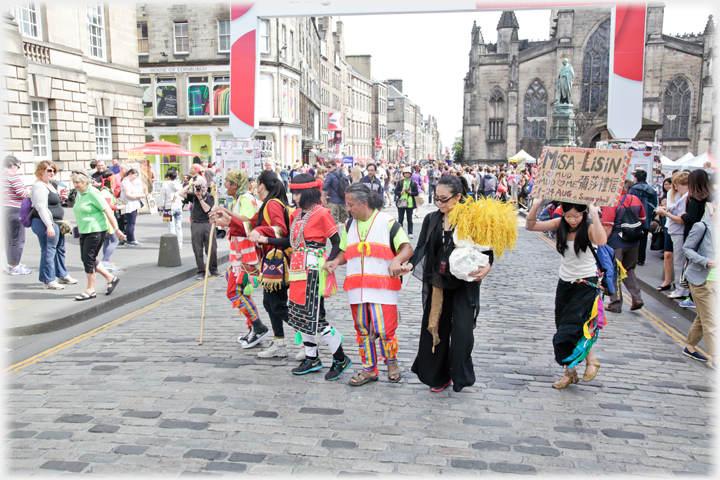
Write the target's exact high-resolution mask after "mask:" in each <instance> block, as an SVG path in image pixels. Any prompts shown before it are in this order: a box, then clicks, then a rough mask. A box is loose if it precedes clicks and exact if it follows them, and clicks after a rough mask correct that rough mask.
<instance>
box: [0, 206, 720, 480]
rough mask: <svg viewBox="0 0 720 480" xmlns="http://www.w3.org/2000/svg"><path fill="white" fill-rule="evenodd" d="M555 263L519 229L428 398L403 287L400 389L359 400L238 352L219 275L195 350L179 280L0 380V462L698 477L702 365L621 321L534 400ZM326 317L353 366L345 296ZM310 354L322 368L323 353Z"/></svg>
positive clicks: (412, 283) (649, 327) (702, 463)
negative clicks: (457, 368)
mask: <svg viewBox="0 0 720 480" xmlns="http://www.w3.org/2000/svg"><path fill="white" fill-rule="evenodd" d="M429 211H430V208H428V207H425V209H424V213H427V212H429ZM420 225H421V220H419V219H416V226H415V234H416V236H417V235H418V234H419V231H420V228H419V227H420ZM558 262H559V259H558V258H557V254H556V253H554V252H553V250H552V248H551V247H550V246H548V245H547V244H546V243H545V242H543V241H541V239H540V238H538V236H537V235H535V234H532V233H529V232H527V231H525V230H524V229H522V228H521V229H520V236H519V238H518V244H517V249H516V251H515V252H513V253H508V254H506V256H505V257H504V258H503V259H502V260H501V261H500V262H498V263H496V265H495V266H494V267H493V269H492V271H491V273H490V275H489V276H488V277H487V280H486V281H485V283H484V284H483V286H482V290H481V292H482V293H481V303H482V306H481V310H480V316H479V319H478V322H477V328H476V330H475V348H474V353H473V360H474V365H475V372H476V375H477V382H476V384H475V385H474V386H472V387H468V388H465V389H464V390H463V391H462V392H461V393H454V392H452V391H446V392H442V393H439V394H437V393H431V392H430V391H429V389H428V388H427V387H426V386H425V385H423V384H421V383H419V381H418V380H417V378H416V377H415V376H414V375H413V374H412V373H410V372H409V367H410V365H411V363H412V360H413V358H414V355H415V352H416V348H417V343H418V334H419V328H420V316H421V303H420V302H421V300H420V298H421V295H420V284H419V282H418V281H417V280H416V279H415V278H410V280H409V282H408V283H407V284H405V285H404V287H403V290H402V292H401V294H400V310H401V315H402V323H401V325H400V326H399V328H398V338H399V343H400V351H399V359H400V362H401V366H402V368H403V371H404V378H403V380H402V381H401V383H400V384H390V383H388V382H387V377H386V375H385V371H384V367H383V370H381V380H380V381H379V382H375V383H370V384H368V385H365V386H363V387H359V388H353V387H350V386H348V385H347V382H348V380H349V377H350V375H349V372H346V373H345V374H344V375H343V376H342V378H341V379H340V380H338V381H335V382H328V381H325V380H324V379H323V375H322V374H309V375H305V376H299V377H298V376H293V375H291V374H290V369H291V368H292V367H293V366H294V365H295V362H294V361H293V360H289V359H282V360H281V359H260V358H257V356H256V355H257V351H258V349H251V350H246V351H243V350H241V349H240V348H239V345H238V343H237V341H236V338H237V335H238V333H241V330H243V329H244V326H243V325H242V324H243V323H244V322H240V321H239V319H238V315H237V312H236V311H233V310H232V309H231V308H230V304H229V302H228V301H227V300H226V299H225V286H226V284H225V281H224V279H222V278H217V279H213V280H211V282H210V283H209V287H208V292H209V293H208V295H209V297H208V298H209V302H208V314H207V317H206V322H205V333H204V344H203V345H198V339H199V317H200V313H199V312H200V305H201V300H202V288H198V286H197V284H195V285H193V286H191V287H189V288H186V289H185V290H182V291H181V293H180V294H178V295H177V296H175V297H168V299H167V300H166V301H164V302H159V303H157V304H151V305H149V306H148V307H147V308H145V309H143V311H142V312H141V313H140V314H139V315H136V316H133V317H132V318H129V317H123V318H120V319H118V321H117V322H115V323H114V324H111V325H108V326H107V327H106V328H100V329H97V331H94V332H91V334H88V335H87V336H85V337H83V338H81V339H80V340H79V341H72V342H67V343H66V344H63V345H62V346H60V347H59V348H58V349H57V351H56V352H54V353H51V354H45V355H43V356H42V357H41V358H40V360H39V361H37V362H35V363H28V364H27V365H26V366H24V367H23V366H19V367H17V369H15V371H10V373H8V374H7V375H6V376H5V379H6V388H7V392H6V397H5V406H6V413H7V417H8V418H9V423H8V424H7V426H8V429H7V432H8V433H7V441H6V446H7V448H6V450H5V451H6V455H7V457H8V458H7V462H6V465H7V467H8V468H9V469H10V471H11V472H12V473H23V474H27V473H30V474H41V475H61V474H63V473H68V472H74V473H78V472H83V473H93V474H105V475H121V474H134V475H154V474H163V475H179V474H183V475H185V474H192V473H196V472H198V473H199V472H204V473H207V474H226V473H230V474H232V473H240V472H244V473H248V474H260V475H274V476H275V475H281V476H285V475H295V474H297V475H302V474H307V475H318V476H321V475H322V476H330V475H337V474H343V473H351V472H354V473H365V474H402V475H434V474H452V475H461V474H463V475H476V474H487V473H496V474H497V473H516V474H517V473H519V474H543V475H547V474H577V473H582V474H609V473H612V474H616V473H625V474H635V475H652V476H673V475H680V474H681V473H691V472H692V473H701V474H709V473H710V472H712V469H713V461H712V456H713V455H714V453H713V452H714V450H713V446H712V442H713V440H714V437H713V434H712V431H713V429H714V425H715V420H714V416H713V405H712V403H713V399H714V394H713V393H712V390H714V380H713V374H712V370H711V369H709V368H708V367H706V366H705V365H701V364H698V363H696V362H693V361H692V360H690V359H687V358H686V357H683V356H682V355H680V352H681V346H680V344H679V343H678V342H677V341H676V340H673V339H672V338H671V337H670V336H668V335H667V334H666V333H664V332H663V331H661V330H660V329H659V328H657V327H656V325H655V324H654V323H652V322H651V321H650V320H649V319H648V318H647V317H644V316H642V315H641V314H639V313H638V312H624V313H622V314H620V315H614V316H611V317H610V318H609V325H608V326H607V327H606V328H605V329H603V330H602V332H601V336H600V339H599V341H598V343H597V346H596V355H597V356H598V358H599V359H600V361H601V362H602V367H601V368H600V371H599V374H598V376H597V378H596V379H595V380H594V381H592V382H590V383H582V382H581V383H580V384H577V385H571V386H570V387H568V388H567V389H565V390H560V391H559V390H554V389H553V388H551V386H550V384H551V383H552V382H553V381H554V380H556V379H558V378H559V377H560V375H561V371H562V370H561V368H560V367H558V366H557V365H556V364H555V363H554V360H553V355H552V344H551V338H552V335H553V333H554V321H553V304H554V289H555V285H556V283H557V269H558ZM341 270H344V268H343V269H341ZM257 300H258V305H261V304H262V302H261V299H260V297H259V296H258V297H257ZM327 306H328V315H329V318H330V319H331V321H332V323H333V324H334V325H335V326H336V328H338V329H339V330H340V331H341V332H343V333H344V335H345V349H346V351H347V352H348V353H349V354H350V356H351V358H352V360H353V362H354V365H353V366H352V367H351V370H353V371H357V369H358V368H359V364H360V359H359V355H358V352H357V348H356V346H355V345H354V338H355V334H354V329H353V326H352V321H351V314H350V309H349V308H348V305H347V304H346V302H345V295H344V294H342V293H341V294H340V295H337V296H335V297H333V298H332V299H331V300H330V301H329V302H328V303H327ZM263 313H264V312H263ZM655 313H656V314H659V313H660V312H655ZM263 317H264V318H267V317H266V316H265V315H263ZM267 324H268V325H269V322H267ZM296 351H297V350H296V348H295V347H292V348H291V350H290V353H291V355H294V354H295V352H296ZM321 357H322V359H323V361H324V362H325V364H326V368H327V366H328V365H329V364H330V363H331V357H330V355H329V353H328V351H327V350H326V349H323V348H321ZM20 367H22V368H20Z"/></svg>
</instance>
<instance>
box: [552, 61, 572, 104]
mask: <svg viewBox="0 0 720 480" xmlns="http://www.w3.org/2000/svg"><path fill="white" fill-rule="evenodd" d="M562 64H563V66H562V68H561V69H560V73H559V74H558V79H557V88H558V101H557V102H556V103H565V104H572V98H571V97H572V84H573V80H574V79H575V71H574V70H573V67H572V65H570V64H569V63H568V59H567V58H563V60H562Z"/></svg>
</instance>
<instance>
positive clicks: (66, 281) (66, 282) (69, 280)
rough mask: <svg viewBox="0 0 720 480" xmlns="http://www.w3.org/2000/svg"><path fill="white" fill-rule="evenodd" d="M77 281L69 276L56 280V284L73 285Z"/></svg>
mask: <svg viewBox="0 0 720 480" xmlns="http://www.w3.org/2000/svg"><path fill="white" fill-rule="evenodd" d="M77 282H78V281H77V280H76V279H74V278H72V277H71V276H70V275H68V276H66V277H63V278H60V279H58V283H62V284H63V285H75V284H76V283H77Z"/></svg>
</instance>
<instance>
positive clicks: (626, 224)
mask: <svg viewBox="0 0 720 480" xmlns="http://www.w3.org/2000/svg"><path fill="white" fill-rule="evenodd" d="M627 196H628V194H627V193H626V194H625V196H624V197H623V198H622V201H621V202H620V207H618V208H622V209H623V215H622V217H621V218H620V233H619V234H618V235H619V236H620V238H621V239H622V240H624V241H626V242H633V241H635V240H638V239H639V238H640V237H641V236H642V234H643V222H641V221H640V219H639V218H638V216H637V215H635V212H633V211H632V209H631V208H630V207H627V208H625V207H622V205H624V204H625V198H626V197H627ZM630 203H631V205H632V202H630Z"/></svg>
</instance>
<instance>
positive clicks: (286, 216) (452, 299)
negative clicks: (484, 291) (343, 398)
mask: <svg viewBox="0 0 720 480" xmlns="http://www.w3.org/2000/svg"><path fill="white" fill-rule="evenodd" d="M19 167H20V162H19V161H18V160H17V159H16V158H15V157H12V156H8V157H6V158H5V161H4V176H3V182H4V183H3V204H4V207H5V212H6V225H5V250H6V256H7V264H8V265H7V268H6V271H7V272H8V273H9V274H11V275H26V274H29V273H31V270H30V269H29V268H28V267H27V266H26V265H23V264H22V263H21V257H22V251H23V246H24V242H25V227H24V226H23V222H22V220H23V218H22V214H21V207H22V204H23V202H24V199H25V198H26V197H29V198H31V200H32V211H31V212H29V214H28V215H27V220H28V222H29V226H30V228H31V230H32V231H33V233H34V234H35V235H36V236H37V238H38V242H39V245H40V264H39V268H38V270H39V272H38V273H39V280H40V282H42V284H43V286H44V287H45V288H48V289H55V290H57V289H63V288H64V286H63V285H64V284H75V283H77V282H78V281H77V280H76V279H74V278H72V277H71V276H70V275H69V274H68V272H67V269H66V265H65V253H66V248H65V235H67V234H69V233H70V232H73V234H74V235H75V236H76V237H77V238H79V243H80V251H81V260H82V264H83V269H84V271H85V273H86V276H87V287H86V289H85V291H84V292H83V293H82V294H80V295H78V296H77V297H75V299H76V300H78V301H84V300H88V299H91V298H96V296H97V294H96V291H95V283H96V277H97V274H98V273H99V274H100V275H101V276H102V277H104V278H105V280H106V281H107V289H106V291H105V293H106V294H107V295H109V294H111V293H112V291H113V290H114V288H115V287H116V286H117V284H118V281H119V278H118V277H115V276H113V275H112V273H111V272H112V270H114V269H116V268H117V267H116V266H115V265H114V264H113V263H112V262H111V256H112V254H113V252H114V251H115V248H116V247H117V246H118V245H119V244H123V243H124V244H126V245H129V246H141V245H142V244H141V243H140V242H139V241H138V240H137V238H136V236H135V225H136V220H137V214H138V210H140V209H141V208H142V207H143V206H144V201H146V200H145V195H144V194H143V188H142V184H141V183H140V180H139V178H138V177H139V174H138V172H137V171H136V170H135V169H133V168H132V167H131V165H129V164H128V163H122V164H118V162H117V161H116V160H115V161H113V166H112V167H106V166H105V164H104V162H101V161H98V162H96V164H95V165H94V169H93V171H91V172H82V171H76V172H73V173H72V181H73V185H74V187H75V190H76V191H77V192H78V196H77V199H76V200H75V204H74V207H73V209H74V213H75V218H76V222H77V226H76V227H75V228H74V229H73V228H72V227H71V226H70V225H69V223H68V222H67V221H65V220H64V210H63V208H62V206H61V198H60V194H59V192H58V188H57V183H56V182H54V176H55V174H56V173H57V166H56V165H55V164H54V163H53V162H52V161H42V162H39V163H38V164H37V168H36V171H35V176H36V178H37V181H36V182H35V183H34V184H33V186H32V188H31V189H28V188H26V187H25V186H24V185H22V182H20V180H19V177H18V176H17V171H18V168H19ZM711 172H712V171H711V170H709V169H698V170H694V171H692V172H681V171H676V172H673V174H672V176H671V177H669V178H667V179H666V180H665V181H664V182H663V188H662V192H661V193H660V194H658V192H657V191H656V190H655V189H654V188H653V187H652V186H650V185H649V184H648V183H647V172H645V171H644V170H642V169H637V170H635V171H634V172H632V177H633V179H634V180H630V179H628V180H626V181H625V184H624V186H623V188H622V193H621V195H620V196H619V198H618V201H617V202H616V204H615V205H613V206H611V207H603V208H602V209H600V208H598V207H596V206H595V205H589V206H588V205H577V204H572V203H560V202H543V199H542V198H538V197H537V196H536V198H535V199H534V201H533V202H532V206H529V205H528V203H529V202H528V199H529V194H530V192H531V189H532V184H533V178H534V176H535V175H536V173H537V171H536V168H535V167H534V166H533V165H529V166H527V168H523V169H521V170H518V169H516V168H515V167H514V166H513V165H512V164H511V165H508V166H500V167H497V166H487V165H475V166H464V167H462V166H457V165H455V166H454V165H450V164H447V163H444V162H425V163H419V162H391V163H387V162H384V161H381V162H378V163H375V162H359V163H357V164H355V165H353V166H352V167H348V166H347V165H344V164H342V163H338V162H336V161H335V160H329V161H327V162H325V163H324V164H318V165H315V166H310V165H304V164H296V165H293V167H292V168H286V167H281V166H275V165H274V163H273V162H272V161H271V160H268V161H267V162H265V164H264V165H263V171H262V173H260V175H259V176H258V177H257V178H252V177H248V174H247V173H246V172H244V171H242V170H231V171H229V172H227V174H226V175H225V177H224V184H223V185H224V187H225V191H226V193H227V195H228V197H229V199H230V200H229V202H225V205H215V203H216V201H215V198H214V197H213V195H211V192H210V188H209V186H210V185H212V184H213V183H214V181H215V179H214V176H215V174H216V170H215V169H214V168H213V166H212V165H207V163H206V162H204V161H203V160H201V159H199V158H196V159H195V162H194V163H193V165H192V168H191V169H190V173H189V174H188V175H186V176H185V177H184V178H182V179H181V178H180V173H179V172H178V171H177V170H176V169H174V168H170V169H169V170H168V171H167V173H166V174H165V181H164V182H163V184H162V186H161V188H160V193H159V199H158V207H159V210H160V211H161V212H162V215H161V216H162V218H163V220H164V221H166V222H168V231H169V233H172V234H175V235H176V236H177V238H178V246H179V247H180V248H182V247H183V243H184V242H183V233H182V217H183V207H184V206H185V205H189V209H190V217H191V225H190V227H191V228H190V235H191V244H192V249H193V253H194V255H195V259H196V266H197V279H198V280H200V279H204V278H206V271H209V274H210V275H214V276H219V275H221V273H220V272H219V270H218V264H217V243H218V242H217V241H215V242H210V237H211V235H212V234H213V233H215V232H218V235H219V237H220V238H222V236H223V235H220V234H224V233H225V232H226V231H227V237H228V241H229V245H230V253H231V255H230V266H229V268H228V270H227V271H226V272H225V277H226V279H227V282H228V287H227V297H228V299H229V300H230V302H231V303H232V305H233V307H234V308H237V309H238V311H239V313H240V315H241V316H242V317H244V318H245V322H246V325H247V327H248V328H247V332H246V333H244V334H241V335H240V336H239V338H238V342H239V343H240V346H241V347H242V348H244V349H247V348H253V347H256V346H258V345H260V344H261V342H262V341H263V340H264V339H265V338H267V337H268V336H269V335H270V334H271V333H272V335H273V337H272V341H271V342H270V345H269V346H267V347H265V348H264V349H263V350H262V351H260V353H259V356H260V357H266V358H267V357H286V356H288V354H289V353H288V346H289V342H287V341H286V336H285V331H286V330H287V328H288V327H289V328H290V329H292V330H293V331H295V332H296V335H295V340H296V342H297V343H298V344H300V345H302V348H301V350H300V351H299V352H298V353H297V355H296V356H295V358H296V359H297V360H298V361H300V362H301V363H300V365H298V366H297V367H295V368H294V369H293V370H292V373H293V374H297V375H302V374H308V373H310V372H314V371H319V370H321V369H322V368H323V365H322V361H321V359H320V357H319V352H318V342H319V341H320V340H322V341H323V343H325V344H326V345H327V346H328V347H329V349H330V352H331V353H332V357H333V358H332V365H331V368H330V369H329V371H328V372H327V374H326V375H325V378H326V379H327V380H335V379H337V378H339V377H340V376H341V375H342V373H343V372H344V371H345V370H347V369H348V368H349V367H350V365H351V363H352V362H351V360H350V358H349V357H348V356H347V354H346V353H345V352H344V350H343V345H342V344H343V336H342V335H341V334H340V332H339V331H338V329H337V327H336V326H333V325H331V324H330V322H329V321H328V319H327V318H326V315H325V307H324V301H325V298H327V297H328V296H330V295H332V294H334V293H335V292H336V291H337V289H338V286H337V281H336V279H335V276H334V275H335V271H336V270H337V268H338V267H339V266H340V265H346V278H345V282H344V284H343V289H344V290H345V291H346V292H347V298H348V303H349V304H350V307H351V311H352V315H353V323H354V326H355V330H356V332H355V333H356V342H357V344H358V348H359V353H360V358H361V360H362V369H361V371H359V373H358V374H357V375H355V376H353V377H352V378H351V379H350V385H353V386H359V385H364V384H366V383H368V382H373V381H376V380H378V378H379V372H378V365H379V362H381V361H384V362H385V364H386V366H387V373H388V380H389V381H390V382H397V381H399V380H400V378H401V377H402V371H401V369H400V368H399V366H398V363H397V356H396V354H397V349H398V344H397V338H396V335H395V330H396V328H397V325H398V322H399V321H400V314H399V312H398V309H397V303H398V291H399V290H400V289H401V288H402V282H401V280H400V277H401V276H403V275H406V274H408V273H410V272H414V273H415V274H416V276H418V278H419V279H420V280H421V281H422V283H423V317H422V328H421V332H420V345H419V351H418V353H417V356H416V359H415V361H414V363H413V365H412V371H413V372H414V373H416V374H417V375H418V378H419V379H420V380H421V381H422V382H423V383H425V384H426V385H428V386H429V387H430V389H431V390H432V391H433V392H439V391H442V390H443V389H445V388H448V387H449V386H450V385H451V384H452V385H453V389H454V390H455V391H460V390H462V389H463V388H464V387H466V386H469V385H472V384H473V383H474V381H475V377H474V373H473V366H472V360H471V357H470V355H471V352H472V347H473V334H472V329H473V328H474V327H475V321H476V318H477V315H478V312H479V301H478V299H479V284H480V283H479V282H480V281H481V280H482V279H483V278H484V277H485V276H486V275H487V274H488V272H489V271H490V269H491V267H492V264H493V252H492V250H489V251H487V252H484V253H485V254H487V255H488V257H489V262H488V263H487V265H485V266H483V267H481V268H479V269H478V270H477V271H475V272H473V273H472V274H471V275H470V277H469V279H470V281H465V280H461V279H459V278H457V277H456V276H454V275H452V274H451V273H450V271H449V268H448V264H449V255H450V254H451V253H452V251H453V250H454V248H455V243H454V242H455V239H454V238H453V231H454V227H453V226H452V225H451V224H450V222H449V215H450V213H451V212H452V210H453V209H454V208H455V207H456V206H457V205H458V204H461V203H464V202H466V201H467V199H469V198H475V199H477V198H480V197H484V198H491V199H496V200H498V201H500V202H509V203H516V204H517V205H518V208H526V209H528V213H527V222H526V228H528V229H529V230H533V231H540V232H548V233H550V232H552V234H553V235H554V238H555V240H556V246H557V251H558V253H559V254H560V255H561V259H560V270H559V277H560V278H559V281H558V286H557V290H556V308H555V323H556V327H557V333H556V335H555V337H554V339H553V345H554V347H555V357H556V361H557V362H558V363H559V364H560V365H562V366H564V367H565V372H564V376H563V377H562V378H561V379H560V380H558V381H557V382H555V383H554V384H553V387H555V388H565V387H567V386H568V385H570V384H572V383H577V382H578V381H579V380H580V376H579V375H578V373H577V372H576V365H577V364H578V363H579V362H580V361H582V360H585V362H586V369H585V373H584V375H583V377H582V379H583V380H584V381H590V380H592V379H594V378H595V376H596V375H597V373H598V370H599V368H600V362H599V360H598V359H597V358H596V357H595V356H594V355H593V353H592V345H593V343H594V342H595V341H596V340H597V331H598V330H599V329H600V328H602V325H603V323H604V320H603V319H604V315H605V312H611V313H620V312H621V311H622V306H623V301H624V300H623V293H622V288H621V284H622V285H624V286H625V287H626V288H627V290H628V292H629V293H630V296H631V300H630V310H638V309H641V308H643V306H644V303H643V300H642V296H641V292H640V288H639V285H638V280H637V277H636V273H635V270H636V268H637V267H638V266H643V265H644V264H645V262H646V256H647V250H648V248H647V247H648V240H650V250H651V251H657V250H659V251H661V252H662V255H663V261H664V280H663V282H662V284H661V285H659V286H658V287H657V289H658V290H659V291H670V290H671V293H669V295H668V296H669V298H674V299H678V300H682V302H681V305H682V306H685V307H690V308H696V309H697V318H696V320H695V322H694V323H693V326H692V328H691V331H690V334H688V337H687V345H686V348H685V349H684V351H683V353H684V354H685V355H687V356H689V357H691V358H693V359H695V360H699V361H704V362H706V361H708V358H707V357H706V356H704V355H702V354H701V353H700V352H699V351H698V350H697V348H696V346H697V344H698V343H699V342H700V340H701V339H703V338H704V339H705V342H706V346H707V350H708V353H709V354H710V355H712V354H713V352H714V335H715V305H714V303H715V299H716V298H717V297H716V293H717V287H716V285H717V282H716V278H715V276H716V269H715V266H716V265H715V252H716V250H715V242H716V238H715V234H714V228H713V218H714V210H715V209H714V203H713V202H714V200H715V198H714V192H715V190H716V188H714V186H713V184H712V181H711V178H710V174H711ZM426 202H427V203H429V204H435V205H437V207H438V209H437V210H436V211H434V212H433V213H431V214H429V215H426V216H425V218H424V220H423V222H422V226H421V229H420V233H419V238H418V242H417V247H416V248H415V249H413V247H412V246H411V242H410V240H411V239H412V238H413V237H414V224H413V218H417V209H418V207H419V206H421V205H423V204H424V203H426ZM387 208H391V209H396V210H397V219H395V218H393V216H392V215H390V214H388V213H386V212H384V211H383V210H384V209H387ZM628 222H629V223H628ZM628 225H630V227H628ZM216 227H219V228H222V229H223V230H214V229H215V228H216ZM73 230H74V231H73ZM210 243H212V248H210ZM604 245H608V246H609V247H610V249H611V250H612V251H613V252H614V257H615V258H616V259H617V260H618V261H619V262H620V263H621V264H622V267H623V270H624V272H625V275H618V276H617V281H616V285H615V286H616V288H615V292H614V294H612V295H611V296H610V299H609V302H607V303H605V304H604V303H603V294H602V288H601V287H600V284H601V280H602V275H601V274H602V271H599V270H598V267H597V261H598V260H597V257H596V252H595V249H596V248H597V247H602V246H604ZM101 251H102V252H103V256H102V260H100V259H99V257H100V252H101ZM206 262H208V263H209V265H207V266H206ZM417 267H420V268H417ZM257 288H263V289H264V290H265V294H264V295H263V306H264V308H265V311H266V312H267V314H268V316H269V320H270V327H268V326H266V325H265V324H264V323H263V322H262V320H261V314H260V310H259V309H258V308H257V305H256V302H255V300H254V299H253V292H254V290H255V289H257ZM588 331H590V332H591V334H590V336H589V337H588Z"/></svg>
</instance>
